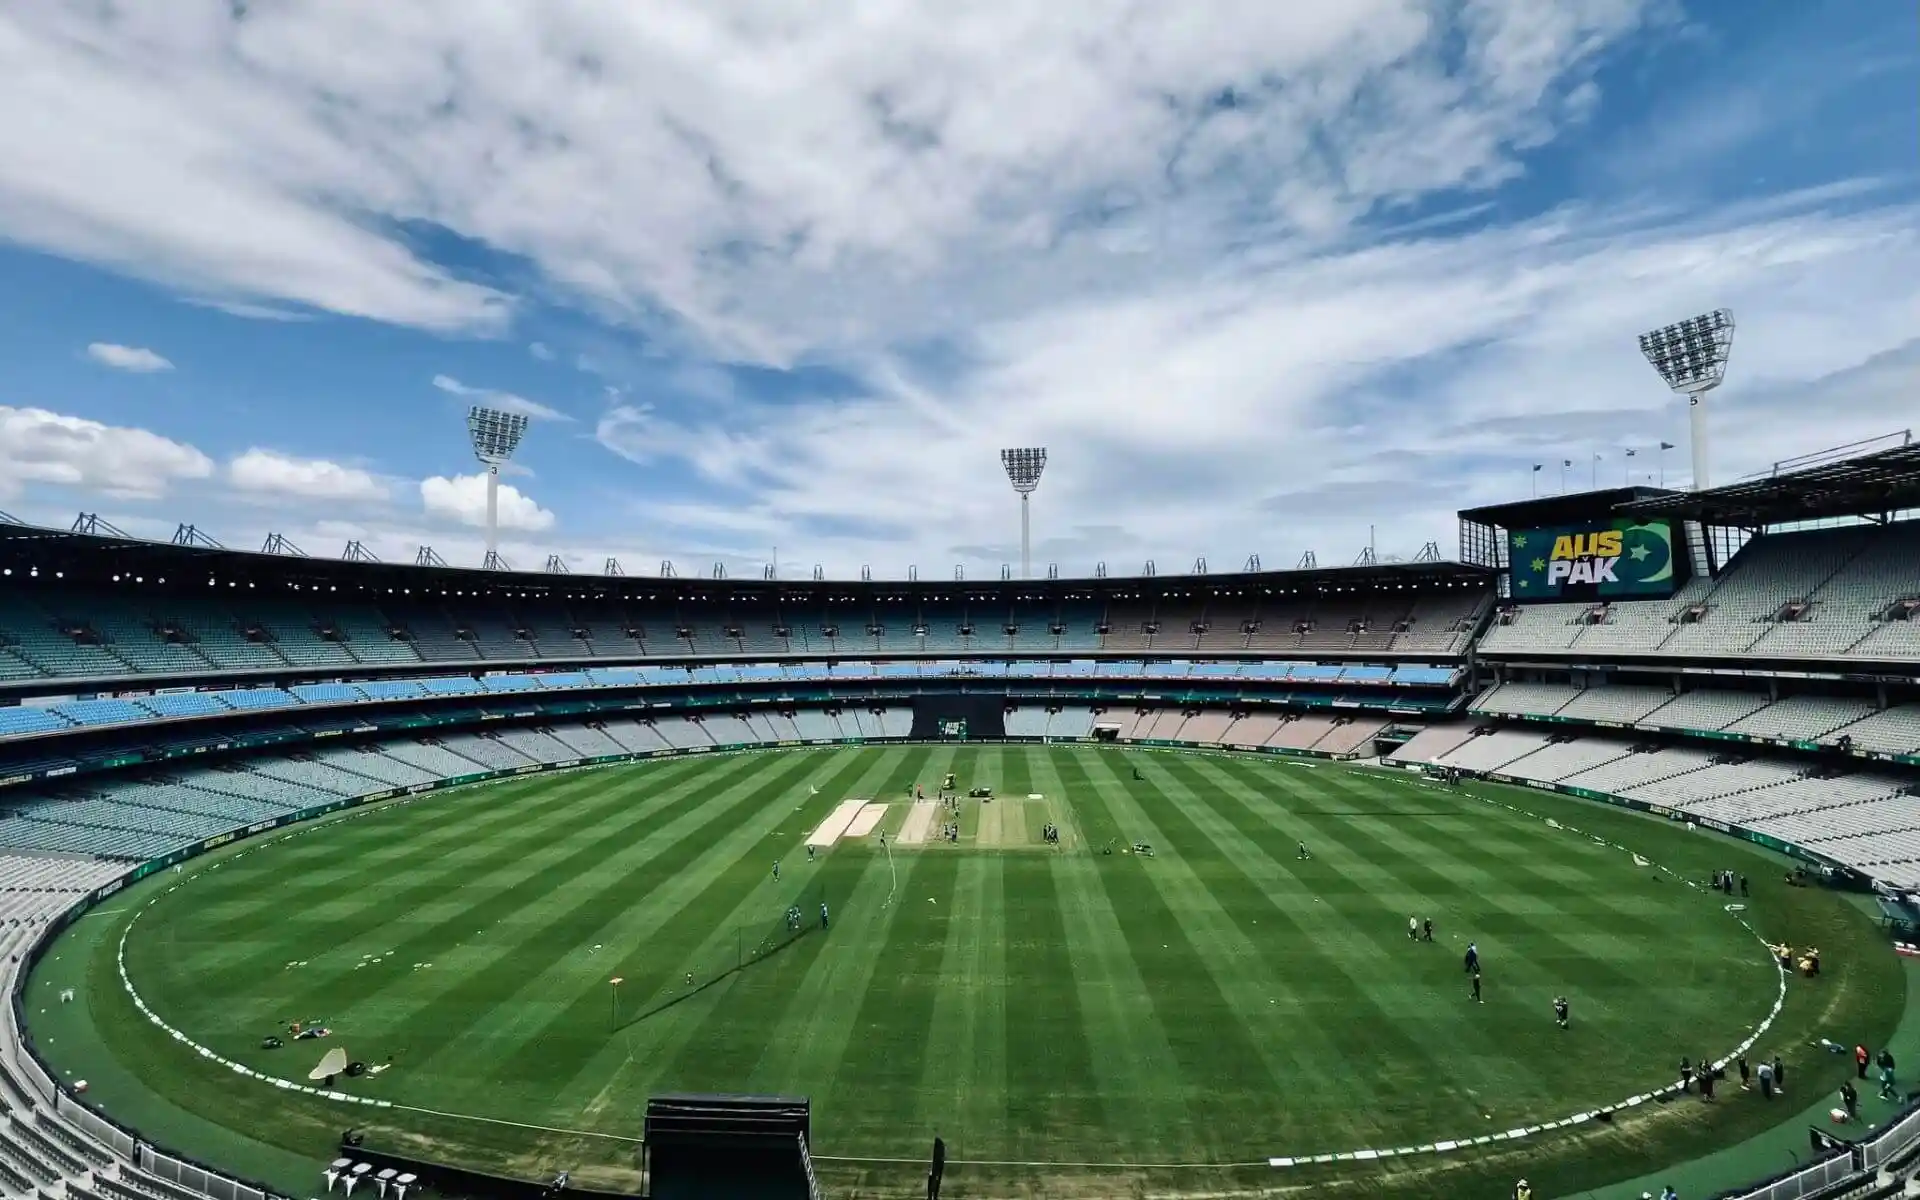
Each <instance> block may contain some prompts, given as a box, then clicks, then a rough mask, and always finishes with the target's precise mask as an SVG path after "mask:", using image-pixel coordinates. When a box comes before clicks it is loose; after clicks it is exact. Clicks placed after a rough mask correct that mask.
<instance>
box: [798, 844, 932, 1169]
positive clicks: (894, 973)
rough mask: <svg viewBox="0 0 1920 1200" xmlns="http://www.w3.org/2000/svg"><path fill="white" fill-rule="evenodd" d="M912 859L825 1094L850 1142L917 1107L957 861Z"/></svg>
mask: <svg viewBox="0 0 1920 1200" xmlns="http://www.w3.org/2000/svg"><path fill="white" fill-rule="evenodd" d="M915 857H916V858H918V859H919V861H918V862H916V863H915V864H914V865H913V870H912V874H911V876H910V877H909V878H907V879H906V880H903V884H904V887H903V890H902V894H901V896H900V897H899V899H898V901H897V902H896V905H895V907H896V909H897V910H898V911H897V913H896V914H895V916H894V919H893V920H892V921H890V922H889V923H888V926H887V930H886V938H885V941H884V942H883V943H882V944H881V947H880V949H879V950H878V952H877V953H878V957H879V960H880V962H879V966H878V969H877V970H876V971H875V972H874V974H873V976H872V980H871V983H870V986H869V987H868V988H867V991H866V993H865V994H864V995H863V996H860V997H859V998H858V999H857V1000H855V1001H854V1002H855V1003H857V1005H858V1012H859V1015H858V1017H857V1018H856V1019H855V1022H854V1036H853V1037H852V1038H851V1039H850V1040H849V1041H848V1042H847V1045H846V1050H845V1052H844V1054H843V1056H842V1058H841V1061H840V1066H839V1068H838V1070H837V1071H836V1072H835V1075H834V1080H833V1085H832V1088H831V1089H830V1092H829V1094H830V1095H831V1096H832V1097H833V1098H834V1104H835V1106H836V1110H839V1111H845V1112H846V1113H848V1114H849V1115H848V1117H847V1120H846V1136H848V1137H851V1138H856V1139H857V1138H862V1137H867V1138H874V1137H880V1136H884V1134H885V1126H886V1125H888V1124H890V1123H891V1121H892V1120H897V1119H898V1118H899V1116H900V1115H901V1114H907V1113H912V1112H914V1111H915V1109H916V1106H917V1100H916V1096H915V1092H916V1090H917V1089H918V1087H919V1086H920V1063H921V1061H922V1055H923V1054H924V1051H925V1047H926V1042H927V1038H928V1037H929V1036H930V1035H931V1033H932V1027H933V1005H934V998H935V996H936V995H937V993H938V992H939V990H940V986H941V982H942V978H941V971H940V963H941V958H942V955H943V954H944V952H945V949H946V940H947V936H948V928H949V926H950V924H951V923H952V921H953V892H954V881H955V879H956V878H957V877H958V873H959V867H960V862H959V858H958V856H956V855H952V854H920V855H916V856H915ZM929 900H931V901H932V903H928V901H929ZM848 999H849V1000H852V999H853V998H851V997H849V998H848ZM850 1090H851V1091H853V1092H855V1093H857V1096H858V1103H857V1104H855V1103H851V1102H850V1101H852V1100H853V1099H854V1097H852V1096H849V1095H848V1092H849V1091H850Z"/></svg>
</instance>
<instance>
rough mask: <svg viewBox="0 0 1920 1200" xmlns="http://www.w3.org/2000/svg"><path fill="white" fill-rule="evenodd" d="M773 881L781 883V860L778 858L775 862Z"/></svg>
mask: <svg viewBox="0 0 1920 1200" xmlns="http://www.w3.org/2000/svg"><path fill="white" fill-rule="evenodd" d="M773 881H774V882H775V883H779V882H780V860H779V859H777V858H776V859H774V860H773Z"/></svg>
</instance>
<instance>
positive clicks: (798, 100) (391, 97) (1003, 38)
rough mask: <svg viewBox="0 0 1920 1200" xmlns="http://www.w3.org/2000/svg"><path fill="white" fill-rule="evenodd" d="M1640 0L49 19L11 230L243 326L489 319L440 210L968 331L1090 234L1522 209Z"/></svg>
mask: <svg viewBox="0 0 1920 1200" xmlns="http://www.w3.org/2000/svg"><path fill="white" fill-rule="evenodd" d="M1648 3H1650V0H1577V2H1576V0H1568V2H1566V3H1560V4H1554V5H1541V4H1539V3H1537V0H1469V2H1467V3H1459V2H1458V0H1350V2H1348V3H1343V4H1336V5H1306V4H1247V3H1244V0H1197V2H1196V3H1192V4H1186V5H1178V6H1165V5H1162V6H1154V5H1140V4H1138V3H1134V2H1132V0H1082V2H1079V3H1073V4H1062V5H1041V6H1035V5H1032V4H1030V3H1026V2H1025V0H987V2H985V3H982V4H976V5H973V6H971V7H969V9H968V10H967V12H966V13H965V14H962V15H961V16H958V17H956V15H955V13H954V11H953V9H952V6H951V5H945V4H939V3H934V2H933V0H920V2H918V3H903V4H896V5H890V6H885V7H884V8H882V9H876V10H874V11H871V12H864V11H863V13H862V15H861V19H857V20H856V19H849V16H848V14H847V13H846V12H845V11H844V10H843V9H841V8H840V7H837V6H832V5H825V6H813V7H807V8H804V9H793V8H790V7H780V6H773V7H768V6H766V5H763V4H758V3H752V2H750V0H735V2H732V3H721V4H711V3H706V2H704V0H671V2H663V3H661V4H658V5H652V6H649V8H648V10H647V12H646V14H645V17H644V19H642V17H641V16H639V15H638V14H637V13H636V11H635V10H634V9H632V8H631V6H628V5H623V4H620V3H617V2H615V0H598V2H595V0H582V2H580V3H574V4H567V5H552V4H543V3H539V2H537V0H521V2H518V3H511V2H509V3H502V4H498V5H495V6H493V7H492V8H490V9H489V17H488V19H487V20H485V21H475V20H470V19H468V17H469V15H470V14H469V6H468V5H466V4H464V3H461V2H460V0H421V2H420V3H416V4H411V5H406V6H392V5H378V4H367V3H339V4H315V3H308V4H287V5H269V6H258V5H255V6H232V5H223V4H217V3H213V2H211V0H201V2H199V3H195V4H192V5H190V6H189V7H188V8H187V9H185V10H175V9H172V8H169V9H168V11H166V12H165V13H164V14H163V13H162V12H161V11H160V10H158V9H154V8H149V7H143V6H132V7H130V8H126V7H114V6H108V7H101V6H74V5H67V4H61V3H58V0H25V2H24V3H21V4H16V5H12V6H9V8H8V10H7V12H6V14H5V15H4V16H0V111H12V112H33V113H35V114H37V115H38V119H37V120H35V121H33V122H12V123H10V124H9V125H8V126H7V127H6V128H5V129H4V130H0V229H4V230H5V232H6V233H7V234H8V235H9V236H10V237H13V238H15V239H17V240H20V241H24V242H27V243H29V244H32V245H36V246H42V247H45V248H47V249H50V250H53V251H55V252H58V253H62V254H68V255H71V256H74V257H78V258H84V259H88V260H90V261H95V262H102V263H106V264H109V265H112V266H116V267H119V268H122V269H127V270H132V271H135V272H137V273H140V274H143V275H147V276H150V277H154V278H159V279H163V280H166V281H168V282H171V283H175V284H177V285H180V286H183V287H187V288H189V289H192V290H195V291H196V292H215V293H217V292H231V293H233V294H234V296H235V298H236V299H240V300H242V301H271V300H281V301H287V302H292V303H296V304H299V305H304V306H311V307H314V308H319V309H330V310H332V311H336V312H342V313H349V314H353V315H360V316H368V317H372V318H375V319H379V320H386V321H393V322H399V323H406V324H414V325H421V326H426V327H430V328H441V329H446V328H471V327H475V326H481V327H485V326H489V325H492V324H497V323H498V322H499V321H500V320H501V319H502V318H503V316H504V314H505V309H504V305H505V303H506V302H505V300H504V298H503V297H501V296H500V295H499V294H498V293H497V292H495V291H492V290H490V289H488V288H486V287H483V286H480V285H476V284H473V283H469V282H465V281H462V280H460V279H457V278H454V277H452V276H450V275H449V274H448V273H447V272H446V271H445V270H443V269H441V268H438V267H435V266H433V265H431V264H429V263H427V262H424V261H422V259H421V258H420V257H419V256H418V254H417V253H416V252H415V251H414V250H413V249H412V248H411V247H412V243H410V242H409V241H407V240H405V239H404V238H403V237H402V236H400V235H398V234H396V233H394V232H393V230H394V229H396V228H398V227H400V226H402V225H404V224H406V223H421V222H427V223H433V224H437V225H440V226H442V227H444V228H446V229H448V230H451V231H452V232H453V233H455V234H457V235H459V236H461V237H463V238H466V239H469V240H470V241H472V242H474V243H477V244H480V245H483V246H487V247H491V248H493V249H496V250H499V251H502V252H505V253H507V254H510V255H513V256H517V257H522V258H524V259H526V260H528V261H530V262H532V263H533V264H534V265H535V266H536V267H537V268H538V269H539V270H540V271H541V272H542V273H543V275H544V281H543V282H544V283H547V284H554V285H558V286H559V287H560V288H561V289H563V290H564V291H566V292H569V293H571V294H572V295H574V296H577V297H580V298H583V299H585V300H586V301H588V302H590V303H592V304H594V305H596V306H599V307H601V308H602V309H604V310H605V311H607V312H610V313H614V314H618V315H624V316H628V317H632V318H635V319H644V318H646V317H647V315H648V314H657V313H661V312H664V313H667V314H670V315H671V317H672V318H673V319H674V320H675V321H678V322H681V323H684V324H685V325H686V326H688V327H690V328H691V329H692V330H693V331H695V333H696V334H697V336H699V337H701V338H702V339H704V340H705V341H706V342H708V343H709V344H712V345H716V346H719V347H722V348H723V350H724V351H725V352H727V353H730V354H738V355H743V356H746V357H751V358H758V359H766V360H770V361H784V360H787V359H789V358H792V357H793V356H795V355H798V354H801V353H803V352H805V351H806V350H807V349H808V348H809V347H810V346H813V345H817V344H822V343H826V344H836V345H841V344H849V343H851V344H858V343H859V342H862V341H865V340H868V339H869V338H870V337H871V336H872V335H873V334H874V333H875V332H876V331H882V332H884V331H895V330H900V329H902V328H912V327H915V326H924V325H925V323H926V322H928V321H930V320H933V319H935V318H936V317H937V316H939V315H940V314H941V313H951V312H952V311H954V309H955V307H956V304H957V306H958V307H959V308H960V309H962V310H964V309H965V308H967V307H969V306H970V305H971V304H973V303H977V302H980V301H981V300H983V299H985V298H986V297H983V296H981V295H980V293H981V292H983V291H984V292H987V293H994V292H996V289H998V288H1002V287H1004V286H1005V285H1004V284H996V283H995V282H994V281H993V279H992V278H991V277H992V276H993V275H995V274H998V273H1000V272H1006V271H1013V270H1016V269H1018V267H1019V266H1020V264H1021V263H1023V262H1028V261H1030V260H1033V259H1035V258H1036V257H1037V256H1038V257H1044V258H1051V257H1054V256H1056V255H1057V254H1059V253H1060V252H1062V251H1066V250H1073V249H1074V248H1075V247H1080V246H1082V245H1083V244H1084V243H1087V238H1086V236H1084V234H1083V231H1084V230H1085V229H1086V227H1087V217H1088V214H1089V213H1092V212H1095V211H1100V212H1105V213H1108V214H1110V215H1116V214H1117V215H1118V216H1119V217H1120V219H1121V223H1122V224H1123V225H1124V226H1125V227H1126V230H1127V231H1128V236H1129V237H1131V238H1132V239H1133V240H1134V241H1135V242H1137V243H1139V244H1143V245H1148V246H1153V247H1158V248H1161V249H1172V250H1176V251H1180V252H1182V253H1186V252H1191V251H1192V250H1194V249H1195V248H1196V247H1197V246H1198V245H1200V244H1205V245H1208V246H1217V245H1219V244H1221V242H1222V240H1223V239H1225V238H1227V237H1229V236H1232V237H1235V238H1238V237H1241V236H1242V235H1244V233H1245V228H1244V227H1243V225H1242V224H1241V223H1240V222H1238V221H1237V220H1236V221H1235V228H1233V229H1231V230H1228V229H1225V228H1222V221H1223V218H1225V217H1226V216H1227V215H1228V214H1229V213H1234V214H1246V215H1248V216H1250V217H1251V218H1252V219H1253V220H1254V221H1255V222H1256V224H1258V225H1260V226H1262V227H1265V228H1267V229H1269V231H1270V232H1272V233H1276V234H1278V235H1282V236H1290V235H1294V234H1306V235H1312V236H1316V237H1318V236H1326V235H1331V234H1333V233H1336V232H1337V231H1339V230H1340V229H1342V228H1344V226H1345V224H1346V223H1347V222H1348V221H1349V220H1350V219H1351V218H1352V217H1354V216H1355V215H1357V214H1360V213H1363V212H1366V211H1368V210H1370V209H1372V208H1374V207H1376V206H1378V205H1381V204H1392V203H1397V202H1400V201H1402V200H1406V199H1410V198H1415V197H1418V196H1421V195H1425V194H1428V193H1431V192H1433V191H1436V190H1443V189H1450V188H1468V189H1475V188H1483V187H1486V186H1489V185H1491V184H1494V183H1497V182H1498V181H1500V180H1502V179H1505V178H1507V177H1510V176H1511V175H1512V174H1513V173H1514V172H1515V171H1516V170H1517V169H1518V168H1517V165H1516V154H1517V153H1518V152H1519V151H1521V150H1523V149H1525V148H1526V147H1529V146H1532V145H1535V144H1538V143H1539V142H1541V141H1543V140H1546V139H1547V138H1549V137H1550V136H1551V135H1552V133H1553V132H1554V130H1555V129H1556V128H1558V127H1559V124H1560V123H1561V122H1562V121H1564V120H1569V119H1575V118H1577V117H1579V116H1580V115H1582V114H1584V113H1585V112H1587V111H1589V110H1590V109H1591V107H1592V104H1593V91H1592V88H1591V87H1589V86H1587V84H1588V82H1589V81H1588V78H1587V77H1588V75H1589V73H1590V65H1591V64H1592V62H1593V61H1594V60H1595V59H1596V57H1597V56H1598V55H1599V54H1600V53H1601V52H1603V51H1604V50H1605V49H1607V48H1608V47H1609V46H1610V45H1612V44H1613V43H1615V42H1616V41H1617V40H1618V39H1619V38H1621V37H1622V36H1624V35H1625V34H1627V33H1628V32H1630V31H1631V30H1633V29H1634V28H1636V27H1637V25H1638V23H1639V22H1640V19H1641V11H1642V9H1643V8H1644V7H1646V6H1647V4H1648ZM1100 253H1101V254H1105V253H1106V251H1105V250H1101V251H1100ZM1048 281H1051V282H1048ZM1009 282H1013V281H1009ZM1018 282H1019V283H1021V284H1022V285H1024V286H1029V287H1032V286H1035V285H1043V286H1042V290H1043V291H1044V292H1046V293H1047V294H1049V295H1057V294H1058V293H1059V291H1060V289H1061V288H1062V287H1064V286H1073V287H1076V288H1077V287H1079V286H1081V281H1080V280H1078V279H1076V278H1075V277H1073V276H1061V275H1058V274H1056V273H1054V272H1051V271H1048V270H1045V269H1040V268H1039V264H1035V265H1034V267H1033V268H1030V270H1029V273H1028V276H1027V278H1025V279H1024V280H1020V281H1018ZM1000 298H1001V299H1002V300H1004V299H1005V294H1004V293H1002V294H1001V296H1000Z"/></svg>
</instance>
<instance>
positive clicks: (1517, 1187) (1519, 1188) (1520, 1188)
mask: <svg viewBox="0 0 1920 1200" xmlns="http://www.w3.org/2000/svg"><path fill="white" fill-rule="evenodd" d="M1513 1200H1533V1185H1532V1184H1530V1183H1528V1182H1527V1181H1526V1180H1524V1179H1522V1180H1521V1181H1520V1182H1519V1183H1516V1184H1514V1185H1513Z"/></svg>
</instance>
